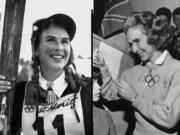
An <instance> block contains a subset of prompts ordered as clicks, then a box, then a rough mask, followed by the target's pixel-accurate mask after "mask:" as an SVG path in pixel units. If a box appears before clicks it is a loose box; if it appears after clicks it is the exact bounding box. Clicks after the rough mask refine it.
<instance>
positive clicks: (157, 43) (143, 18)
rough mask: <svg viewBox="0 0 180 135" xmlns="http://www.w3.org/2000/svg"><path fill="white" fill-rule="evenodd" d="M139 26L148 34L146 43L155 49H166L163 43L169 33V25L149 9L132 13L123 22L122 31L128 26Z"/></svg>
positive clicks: (126, 29) (125, 30)
mask: <svg viewBox="0 0 180 135" xmlns="http://www.w3.org/2000/svg"><path fill="white" fill-rule="evenodd" d="M132 27H140V28H142V31H143V32H144V34H146V35H147V36H148V39H147V43H148V44H149V45H152V46H153V47H154V48H156V49H157V50H160V51H163V50H165V49H166V45H165V44H164V43H165V41H166V39H167V38H168V37H169V35H170V31H171V29H170V27H169V26H167V24H165V23H164V22H163V21H162V20H161V19H160V18H159V17H157V16H155V15H154V14H153V13H152V12H150V11H143V12H135V13H132V15H131V16H129V17H128V18H127V19H126V20H125V21H124V23H123V29H124V32H125V33H127V31H128V29H129V28H132Z"/></svg>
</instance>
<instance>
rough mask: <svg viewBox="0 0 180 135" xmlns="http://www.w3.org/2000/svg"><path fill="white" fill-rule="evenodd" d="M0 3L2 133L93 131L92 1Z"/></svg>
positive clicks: (77, 134)
mask: <svg viewBox="0 0 180 135" xmlns="http://www.w3.org/2000/svg"><path fill="white" fill-rule="evenodd" d="M0 4H1V5H0V33H1V34H0V35H2V37H1V38H0V39H1V55H0V56H1V57H0V65H1V66H0V111H1V112H0V135H92V134H93V133H92V129H93V127H92V125H93V124H92V108H91V106H92V96H91V95H92V89H91V12H92V7H93V1H84V0H76V1H72V0H1V1H0ZM3 4H4V6H3ZM3 20H4V21H3Z"/></svg>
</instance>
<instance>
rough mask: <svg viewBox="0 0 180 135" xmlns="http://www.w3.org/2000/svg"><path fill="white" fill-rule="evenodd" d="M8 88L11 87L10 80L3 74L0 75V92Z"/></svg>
mask: <svg viewBox="0 0 180 135" xmlns="http://www.w3.org/2000/svg"><path fill="white" fill-rule="evenodd" d="M9 89H11V83H10V81H7V80H6V77H5V76H3V75H0V93H3V92H7V91H8V90H9Z"/></svg>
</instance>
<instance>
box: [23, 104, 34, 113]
mask: <svg viewBox="0 0 180 135" xmlns="http://www.w3.org/2000/svg"><path fill="white" fill-rule="evenodd" d="M24 110H25V112H26V113H33V112H34V110H35V108H34V106H33V105H26V107H25V108H24Z"/></svg>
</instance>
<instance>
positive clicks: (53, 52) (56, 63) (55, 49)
mask: <svg viewBox="0 0 180 135" xmlns="http://www.w3.org/2000/svg"><path fill="white" fill-rule="evenodd" d="M37 53H38V54H37V55H38V56H39V62H40V67H41V68H42V69H43V70H46V71H53V72H55V71H60V70H63V69H64V67H65V66H66V64H67V63H68V60H69V57H70V53H71V49H70V39H69V35H68V33H67V31H66V30H65V29H64V28H62V27H59V26H54V25H51V26H50V27H49V28H48V29H46V30H44V31H43V32H42V34H41V37H40V44H39V49H38V51H37Z"/></svg>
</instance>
